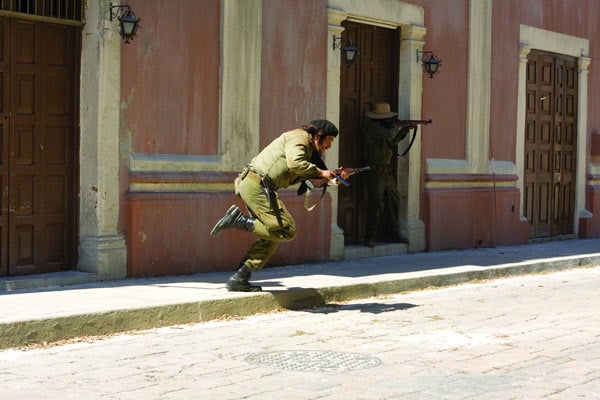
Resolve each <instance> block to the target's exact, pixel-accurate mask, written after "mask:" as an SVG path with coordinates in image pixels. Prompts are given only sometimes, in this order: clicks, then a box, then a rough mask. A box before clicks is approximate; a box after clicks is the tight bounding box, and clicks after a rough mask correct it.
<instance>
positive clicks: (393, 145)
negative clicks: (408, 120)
mask: <svg viewBox="0 0 600 400" xmlns="http://www.w3.org/2000/svg"><path fill="white" fill-rule="evenodd" d="M407 133H408V128H402V129H400V130H399V129H397V128H395V127H392V128H385V127H383V126H381V125H380V124H379V122H378V121H376V120H372V119H369V121H368V122H367V125H366V126H365V128H364V135H365V136H364V137H365V159H366V161H367V164H369V165H389V164H390V163H391V162H392V157H394V156H395V155H396V154H397V150H396V149H397V147H398V143H399V141H400V140H402V139H404V137H406V134H407Z"/></svg>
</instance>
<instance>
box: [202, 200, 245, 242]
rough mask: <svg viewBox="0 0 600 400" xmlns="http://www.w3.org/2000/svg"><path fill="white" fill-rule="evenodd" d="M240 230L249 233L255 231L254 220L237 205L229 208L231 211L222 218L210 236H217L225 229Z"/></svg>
mask: <svg viewBox="0 0 600 400" xmlns="http://www.w3.org/2000/svg"><path fill="white" fill-rule="evenodd" d="M231 228H238V229H243V230H245V231H248V232H253V231H254V219H253V218H250V217H248V216H246V215H244V213H242V210H240V208H239V207H238V206H236V205H235V204H234V205H232V206H231V207H229V210H227V212H226V213H225V216H223V218H221V219H220V220H219V221H218V222H217V224H216V225H215V226H214V228H212V231H210V236H216V235H217V233H219V232H221V231H222V230H223V229H231Z"/></svg>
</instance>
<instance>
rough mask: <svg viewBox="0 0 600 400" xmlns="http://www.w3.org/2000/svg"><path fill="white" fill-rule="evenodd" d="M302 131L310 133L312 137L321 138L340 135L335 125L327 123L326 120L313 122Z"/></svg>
mask: <svg viewBox="0 0 600 400" xmlns="http://www.w3.org/2000/svg"><path fill="white" fill-rule="evenodd" d="M302 129H304V130H305V131H306V132H308V133H310V134H311V135H312V136H314V135H318V136H321V137H325V136H333V137H336V136H337V135H338V128H337V127H336V126H335V125H334V124H333V122H330V121H327V120H326V119H316V120H314V121H311V122H310V124H308V125H304V126H303V127H302Z"/></svg>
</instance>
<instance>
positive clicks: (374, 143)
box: [363, 102, 414, 247]
mask: <svg viewBox="0 0 600 400" xmlns="http://www.w3.org/2000/svg"><path fill="white" fill-rule="evenodd" d="M397 115H398V114H397V113H395V112H392V111H391V109H390V105H389V104H388V103H384V102H379V103H376V104H375V106H374V107H373V110H372V111H369V112H368V113H367V117H368V118H367V121H366V124H365V128H364V130H363V134H364V135H365V136H364V137H365V158H366V162H367V165H369V166H370V167H371V170H370V171H368V174H369V175H368V179H367V192H368V211H367V225H366V230H365V246H367V247H373V246H375V237H376V234H377V232H378V230H383V231H385V236H384V239H385V241H393V242H398V243H407V241H406V239H405V238H403V237H402V235H401V234H400V231H399V225H398V212H399V206H400V194H399V193H398V189H397V187H396V178H395V174H394V171H393V167H394V165H395V163H393V161H394V159H395V157H396V156H397V155H398V153H397V151H398V150H397V149H398V143H399V142H400V141H401V140H402V139H404V138H405V137H406V135H407V134H408V132H409V130H410V129H411V128H413V127H414V126H413V125H410V126H402V127H399V126H398V124H397V118H396V116H397ZM382 215H386V216H387V217H389V218H386V222H385V226H381V225H383V221H382V218H381V217H382ZM382 228H383V229H382Z"/></svg>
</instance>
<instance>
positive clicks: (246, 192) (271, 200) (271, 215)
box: [236, 172, 296, 270]
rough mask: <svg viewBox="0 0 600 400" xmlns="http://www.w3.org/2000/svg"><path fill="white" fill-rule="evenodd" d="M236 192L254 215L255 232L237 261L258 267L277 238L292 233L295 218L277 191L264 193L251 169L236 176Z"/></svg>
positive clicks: (290, 237) (287, 237)
mask: <svg viewBox="0 0 600 400" xmlns="http://www.w3.org/2000/svg"><path fill="white" fill-rule="evenodd" d="M236 194H237V195H238V196H240V197H241V198H242V200H243V201H244V203H245V204H246V208H247V209H248V212H249V213H250V215H251V216H252V218H254V219H255V222H254V231H253V233H254V235H256V236H258V239H257V240H256V241H255V242H254V243H253V244H252V246H250V249H248V251H247V252H246V254H245V256H244V258H243V260H242V262H241V264H245V265H246V266H247V267H248V268H249V269H251V270H258V269H262V268H263V267H264V266H265V265H266V264H267V262H268V261H269V259H270V258H271V256H272V255H273V253H275V250H277V246H278V245H279V243H280V242H288V241H290V240H293V239H294V238H295V237H296V222H295V221H294V218H292V215H291V214H290V213H289V211H288V210H287V209H286V207H285V205H284V204H283V202H282V201H281V199H280V198H279V195H278V194H277V191H275V190H271V191H270V192H269V196H267V193H265V187H263V185H262V184H261V182H260V177H259V176H258V175H256V174H254V173H253V172H249V173H248V172H246V173H245V174H243V175H242V176H240V177H239V178H238V179H237V180H236Z"/></svg>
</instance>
